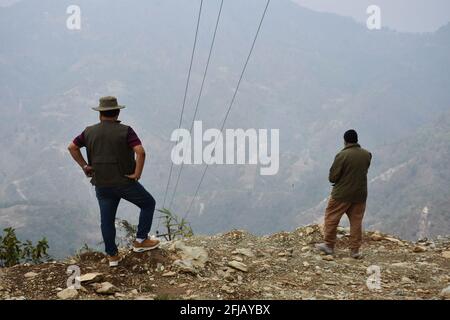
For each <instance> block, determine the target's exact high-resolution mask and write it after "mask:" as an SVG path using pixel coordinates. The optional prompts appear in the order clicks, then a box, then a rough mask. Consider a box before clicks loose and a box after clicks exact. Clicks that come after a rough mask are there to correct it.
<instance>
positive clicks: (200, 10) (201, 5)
mask: <svg viewBox="0 0 450 320" xmlns="http://www.w3.org/2000/svg"><path fill="white" fill-rule="evenodd" d="M202 7H203V0H200V6H199V9H198V16H197V26H196V29H195V37H194V44H193V46H192V53H191V61H190V63H189V71H188V76H187V79H186V85H185V89H184V97H183V105H182V107H181V113H180V120H179V123H178V129H179V128H181V124H182V122H183V114H184V108H185V105H186V97H187V93H188V90H189V82H190V79H191V71H192V63H193V61H194V54H195V48H196V46H197V38H198V29H199V25H200V18H201V14H202ZM177 140H178V139H177ZM174 144H176V141H175V142H174ZM172 171H173V161H170V170H169V177H168V179H167V184H166V190H165V192H164V200H163V208H164V207H165V206H166V200H167V192H168V190H169V185H170V180H171V178H172ZM160 220H161V219H158V226H157V228H156V230H157V232H158V229H159V224H160Z"/></svg>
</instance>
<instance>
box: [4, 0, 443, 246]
mask: <svg viewBox="0 0 450 320" xmlns="http://www.w3.org/2000/svg"><path fill="white" fill-rule="evenodd" d="M71 4H72V3H71V2H70V1H57V2H56V1H50V0H44V1H40V2H39V5H38V4H36V3H35V2H32V1H22V2H19V3H17V4H15V5H12V6H10V7H6V8H1V9H0V37H1V40H2V46H0V74H1V77H0V112H1V114H2V120H3V121H2V125H1V127H0V134H1V137H2V138H0V149H1V150H2V154H1V157H0V176H1V178H2V179H1V180H0V181H1V182H0V226H1V227H3V226H8V225H13V226H16V227H17V228H18V231H19V234H20V235H21V236H24V237H29V238H34V237H40V236H42V235H47V236H48V237H49V238H50V242H51V245H52V246H53V247H54V248H56V249H55V251H54V252H55V253H57V254H67V253H70V252H71V251H73V249H74V248H76V247H79V246H80V245H82V244H83V243H84V242H88V243H90V244H95V243H96V242H98V241H100V232H99V230H98V229H97V226H98V220H99V218H98V213H97V210H98V208H97V206H98V205H97V203H96V200H95V196H94V192H93V189H92V188H91V187H90V186H89V183H88V181H87V180H86V179H85V178H84V176H83V174H82V173H81V172H80V170H79V169H78V168H77V167H76V166H75V165H74V164H73V163H72V160H71V159H70V157H69V155H68V153H67V152H66V146H67V144H68V143H69V141H71V140H72V139H73V137H74V136H75V135H77V134H79V133H80V132H81V131H82V130H83V129H84V127H85V126H87V125H89V124H91V123H94V122H95V121H96V120H97V115H96V114H95V113H94V112H93V111H91V110H90V107H91V106H93V105H95V104H96V102H97V99H98V98H99V97H100V96H103V95H108V94H112V95H116V96H118V97H119V102H121V103H124V104H126V105H127V106H128V108H127V109H125V112H124V113H123V115H122V117H121V118H122V120H123V121H124V122H125V123H128V124H130V125H132V126H133V127H134V129H135V130H136V131H137V133H138V134H139V135H140V137H141V138H142V140H143V141H144V145H145V147H146V148H147V149H148V151H149V155H150V157H149V162H148V163H147V165H146V169H145V173H144V177H143V179H142V183H143V184H144V185H145V186H147V187H148V189H149V190H150V191H151V192H152V193H153V194H154V196H155V198H156V199H157V202H158V205H159V206H161V205H162V199H163V194H164V188H165V184H166V181H167V175H168V170H169V166H170V162H169V161H170V158H169V155H170V148H171V146H172V143H170V142H169V137H170V134H171V132H172V130H173V129H175V128H176V126H177V123H178V117H179V112H180V110H181V103H182V98H183V90H184V84H185V80H186V76H187V70H188V64H189V57H190V50H191V48H192V41H193V36H194V31H195V23H196V13H197V10H198V4H197V3H195V4H194V3H193V2H192V1H188V0H172V1H136V2H133V4H130V3H127V2H124V1H106V0H96V1H87V0H85V1H83V0H82V1H79V2H78V4H79V6H80V7H81V10H82V25H81V30H79V31H73V30H68V29H67V28H66V19H67V17H68V15H67V14H66V8H67V7H68V6H69V5H71ZM218 5H219V2H211V1H208V2H205V5H204V12H203V16H202V21H201V26H200V33H199V44H198V50H197V52H196V56H195V64H194V67H193V76H192V84H191V90H190V92H189V96H188V101H187V104H186V114H185V121H184V123H183V126H184V127H189V126H190V121H191V120H192V115H193V110H194V102H195V99H196V97H197V94H198V89H199V85H200V82H201V77H202V71H203V68H204V64H205V62H206V58H207V53H208V49H209V45H210V40H211V36H212V32H213V27H214V23H215V15H216V14H217V9H218ZM263 6H264V2H263V1H258V0H252V1H245V2H242V1H238V0H227V1H225V4H224V9H223V16H222V20H221V24H220V26H219V31H218V35H217V39H216V43H217V45H216V47H215V50H214V53H213V57H212V61H211V66H210V70H209V74H208V77H207V80H206V86H205V90H204V97H203V99H202V102H201V105H200V112H199V118H200V119H201V120H203V121H204V126H205V127H216V128H217V127H219V125H220V123H221V121H222V118H223V116H224V112H225V109H226V107H227V106H228V103H229V101H230V99H231V97H232V94H233V89H234V87H235V85H236V82H237V80H238V76H239V72H240V70H241V68H242V65H243V63H244V60H245V57H246V54H247V52H248V50H249V48H250V44H251V40H252V37H253V35H254V32H255V31H256V27H257V23H258V19H259V17H260V14H261V13H262V10H263ZM449 40H450V26H449V25H448V26H447V27H444V28H442V29H440V30H439V31H437V32H436V33H433V34H424V35H412V34H402V33H396V32H392V31H389V30H380V31H369V30H367V29H365V28H364V26H362V25H359V24H357V23H355V22H354V21H353V20H351V19H348V18H343V17H338V16H335V15H332V14H324V13H317V12H313V11H310V10H307V9H304V8H302V7H299V6H298V5H296V4H294V3H292V2H290V1H287V0H277V1H273V2H272V3H271V5H270V8H269V11H268V15H267V18H266V20H265V22H264V25H263V28H262V31H261V34H260V38H259V39H258V42H257V44H256V47H255V51H254V55H253V56H252V59H251V61H250V64H249V66H248V70H247V71H248V72H247V73H246V75H245V77H244V81H243V83H242V85H241V88H240V92H239V94H238V96H237V100H236V104H235V106H234V107H233V110H232V112H231V114H230V117H229V119H228V122H227V127H228V128H268V129H270V128H280V152H281V155H280V157H281V159H280V172H279V173H278V175H276V176H266V177H261V176H259V174H258V171H259V170H257V168H256V166H242V165H241V166H213V167H211V168H210V169H209V171H208V175H207V177H206V179H205V181H204V184H203V186H202V188H201V190H200V194H199V197H198V199H196V201H195V203H194V210H193V211H192V213H191V214H190V216H189V217H188V219H189V220H190V221H191V222H192V224H193V227H194V231H196V232H198V233H216V232H219V231H223V230H228V229H230V228H233V227H235V228H240V229H249V230H250V231H251V232H254V233H269V232H275V231H278V230H281V229H292V228H294V227H295V226H296V224H299V223H307V222H310V221H311V220H313V219H314V218H315V217H317V212H316V214H311V212H313V211H317V210H316V209H311V208H316V206H317V204H318V203H319V202H320V201H321V200H322V199H324V198H325V197H326V196H327V195H328V192H329V184H328V182H327V174H328V168H329V166H330V164H331V162H332V160H333V157H334V154H335V153H336V152H337V151H338V150H339V149H340V148H341V145H342V141H341V140H342V139H341V136H342V133H343V132H344V131H345V130H346V129H348V128H350V127H353V128H355V129H357V130H358V131H359V132H360V139H361V143H362V144H363V146H364V147H366V148H368V149H370V150H371V151H372V152H373V153H374V160H373V166H372V168H371V170H370V179H373V180H374V182H373V183H372V184H371V187H370V191H369V192H370V199H369V203H368V213H367V217H368V218H367V223H369V224H370V225H374V226H377V227H379V228H380V229H382V230H387V231H389V232H393V233H400V234H401V235H402V236H405V237H408V238H412V237H414V236H416V235H417V234H418V231H417V230H418V229H417V228H418V227H417V226H418V225H419V224H420V223H421V222H420V221H424V219H425V218H424V214H421V212H422V211H423V209H424V208H425V207H428V210H429V214H428V216H427V217H426V223H425V224H427V223H430V227H429V228H428V229H426V230H425V231H423V232H425V233H427V234H428V233H429V235H433V234H436V233H443V232H444V231H448V230H450V221H449V220H448V209H447V208H448V205H447V204H448V200H446V199H448V193H449V187H448V184H445V181H446V180H445V177H446V176H447V175H448V170H447V168H446V166H445V159H447V160H448V145H449V140H448V122H445V121H444V120H441V121H443V122H442V125H441V127H439V128H441V129H439V132H440V133H439V134H433V135H430V134H424V133H423V131H422V130H425V132H429V131H431V132H433V130H434V129H436V130H437V128H435V125H434V123H435V122H433V121H436V118H439V117H440V116H441V115H444V114H446V112H447V111H448V109H449V105H450V91H449V90H448V88H449V86H450V76H449V75H450V70H449V69H450V41H449ZM446 117H448V116H446ZM442 119H448V118H444V117H443V118H442ZM426 128H428V129H426ZM426 130H429V131H426ZM446 130H447V131H446ZM419 142H420V143H419ZM445 148H446V149H445ZM438 159H441V161H439V160H438ZM408 161H409V162H408ZM404 163H406V164H405V165H404V166H403V167H402V164H404ZM399 166H400V167H399ZM202 168H203V167H202V166H199V165H196V166H187V167H186V166H185V171H184V172H183V176H182V180H181V183H180V187H179V193H178V194H177V196H176V198H175V204H174V206H173V208H172V209H174V210H175V211H176V213H179V214H183V213H184V210H185V208H186V207H187V205H188V204H189V201H190V200H191V197H192V196H193V190H194V189H195V186H196V184H197V183H198V181H199V179H200V176H199V175H200V173H201V170H202ZM389 172H395V174H393V175H392V178H390V179H388V180H383V179H382V178H379V177H380V175H382V174H385V175H389ZM397 172H398V173H397ZM419 182H420V184H419V185H418V183H419ZM319 211H320V210H319ZM119 215H120V216H123V217H126V218H127V219H130V220H131V221H132V222H136V221H137V215H136V213H135V210H133V209H132V207H131V206H129V205H126V204H123V205H121V207H120V213H119ZM446 219H447V220H446ZM405 221H408V223H405ZM155 225H156V222H155ZM432 225H435V226H438V227H431V226H432ZM421 232H422V231H421ZM423 232H422V233H423Z"/></svg>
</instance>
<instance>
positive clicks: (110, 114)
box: [100, 109, 120, 118]
mask: <svg viewBox="0 0 450 320" xmlns="http://www.w3.org/2000/svg"><path fill="white" fill-rule="evenodd" d="M119 113H120V109H115V110H107V111H100V114H101V115H102V116H104V117H107V118H114V117H116V116H118V115H119Z"/></svg>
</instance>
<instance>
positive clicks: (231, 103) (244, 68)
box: [183, 0, 270, 219]
mask: <svg viewBox="0 0 450 320" xmlns="http://www.w3.org/2000/svg"><path fill="white" fill-rule="evenodd" d="M269 4H270V0H267V3H266V6H265V8H264V12H263V14H262V16H261V20H260V21H259V25H258V29H257V30H256V34H255V37H254V39H253V43H252V46H251V48H250V51H249V53H248V56H247V59H246V61H245V64H244V67H243V68H242V72H241V75H240V77H239V81H238V83H237V85H236V89H235V91H234V94H233V98H232V99H231V102H230V105H229V106H228V109H227V112H226V113H225V117H224V119H223V121H222V126H221V128H220V134H221V135H222V132H223V129H224V127H225V123H226V121H227V119H228V116H229V114H230V111H231V108H232V107H233V104H234V101H235V99H236V95H237V92H238V90H239V86H240V85H241V81H242V78H243V76H244V73H245V70H246V69H247V64H248V62H249V60H250V57H251V55H252V52H253V49H254V47H255V43H256V39H257V38H258V35H259V32H260V30H261V26H262V23H263V21H264V18H265V16H266V12H267V8H268V7H269ZM217 140H218V139H216V143H215V144H214V147H213V150H214V149H215V147H216V144H217ZM208 168H209V164H207V165H206V166H205V169H204V170H203V173H202V177H201V178H200V182H199V183H198V185H197V188H196V190H195V193H194V196H193V197H192V199H191V202H190V204H189V207H188V210H187V211H186V213H185V215H184V217H183V219H186V217H187V216H188V215H189V213H190V211H191V208H192V204H193V203H194V200H195V198H196V197H197V195H198V191H199V189H200V186H201V184H202V182H203V179H204V178H205V175H206V171H207V170H208Z"/></svg>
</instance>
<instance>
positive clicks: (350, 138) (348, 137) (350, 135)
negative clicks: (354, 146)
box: [344, 129, 358, 143]
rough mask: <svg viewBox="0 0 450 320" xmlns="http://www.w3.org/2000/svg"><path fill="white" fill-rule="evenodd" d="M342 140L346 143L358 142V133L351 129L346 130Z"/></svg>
mask: <svg viewBox="0 0 450 320" xmlns="http://www.w3.org/2000/svg"><path fill="white" fill-rule="evenodd" d="M344 141H345V142H347V143H357V142H358V134H357V133H356V131H355V130H353V129H350V130H347V131H346V132H345V133H344Z"/></svg>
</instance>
